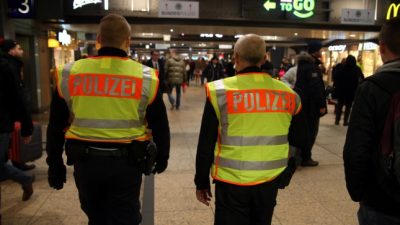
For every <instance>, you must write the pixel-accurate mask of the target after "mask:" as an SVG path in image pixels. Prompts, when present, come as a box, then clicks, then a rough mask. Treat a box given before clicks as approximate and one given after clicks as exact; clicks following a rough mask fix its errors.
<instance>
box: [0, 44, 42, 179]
mask: <svg viewBox="0 0 400 225" xmlns="http://www.w3.org/2000/svg"><path fill="white" fill-rule="evenodd" d="M1 50H2V51H3V53H5V54H4V55H3V57H4V59H5V60H7V62H8V65H9V67H10V69H11V73H12V74H13V76H14V81H15V82H16V86H17V88H18V89H19V92H20V93H21V94H22V100H23V104H24V106H25V110H26V111H27V112H26V114H29V113H30V112H31V101H30V95H29V93H28V92H27V90H26V89H25V85H24V75H23V71H22V68H23V62H22V57H23V54H24V51H23V50H22V48H21V45H20V44H18V43H17V42H16V41H14V40H11V39H7V40H4V42H3V44H2V45H1ZM11 162H12V164H13V165H14V166H15V167H17V168H18V169H20V170H23V171H26V170H32V169H34V168H35V167H36V166H35V165H34V164H30V165H29V164H26V163H22V162H18V161H14V160H11Z"/></svg>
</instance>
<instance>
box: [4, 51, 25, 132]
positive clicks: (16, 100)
mask: <svg viewBox="0 0 400 225" xmlns="http://www.w3.org/2000/svg"><path fill="white" fill-rule="evenodd" d="M10 58H11V56H9V55H6V54H3V53H0V133H8V132H12V131H13V130H14V121H20V122H21V134H22V136H29V135H31V134H32V132H33V125H32V118H31V114H30V112H29V111H28V108H27V104H26V102H25V101H24V93H23V89H22V88H21V86H20V80H19V79H18V76H19V74H18V73H17V71H20V70H17V69H16V68H15V66H14V64H12V63H10Z"/></svg>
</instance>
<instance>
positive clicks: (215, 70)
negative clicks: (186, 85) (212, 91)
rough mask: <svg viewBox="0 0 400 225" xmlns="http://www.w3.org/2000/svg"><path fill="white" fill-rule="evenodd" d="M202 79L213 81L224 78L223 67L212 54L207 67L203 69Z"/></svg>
mask: <svg viewBox="0 0 400 225" xmlns="http://www.w3.org/2000/svg"><path fill="white" fill-rule="evenodd" d="M201 77H202V79H203V80H204V78H206V79H207V82H211V81H215V80H219V79H222V78H224V67H223V66H222V64H221V63H220V62H219V61H218V58H217V57H216V56H214V57H213V58H212V59H211V61H210V63H208V65H207V67H206V68H205V69H204V71H203V74H202V76H201ZM202 83H204V81H203V82H202Z"/></svg>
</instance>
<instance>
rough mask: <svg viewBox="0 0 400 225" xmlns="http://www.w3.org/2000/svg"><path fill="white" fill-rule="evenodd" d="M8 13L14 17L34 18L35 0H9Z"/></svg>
mask: <svg viewBox="0 0 400 225" xmlns="http://www.w3.org/2000/svg"><path fill="white" fill-rule="evenodd" d="M8 15H9V16H10V17H12V18H32V17H33V0H8Z"/></svg>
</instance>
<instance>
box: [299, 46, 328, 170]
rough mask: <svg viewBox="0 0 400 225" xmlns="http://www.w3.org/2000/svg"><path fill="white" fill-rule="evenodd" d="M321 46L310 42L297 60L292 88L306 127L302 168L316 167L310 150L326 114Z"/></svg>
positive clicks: (302, 149)
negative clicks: (295, 93)
mask: <svg viewBox="0 0 400 225" xmlns="http://www.w3.org/2000/svg"><path fill="white" fill-rule="evenodd" d="M321 48H322V44H321V42H319V41H312V42H310V43H309V44H308V53H303V55H304V57H301V58H299V59H298V62H297V63H298V64H297V79H296V84H295V86H294V89H295V91H296V92H297V93H298V94H299V95H300V97H301V102H302V104H303V110H302V112H301V113H304V116H305V117H306V118H307V125H306V127H304V129H305V132H306V133H307V136H308V141H307V144H306V145H305V146H302V147H301V157H302V162H301V165H302V166H318V162H317V161H315V160H313V159H312V157H311V156H312V154H311V149H312V148H313V146H314V142H315V140H316V138H317V135H318V128H319V119H320V117H321V116H323V115H325V114H326V113H327V105H326V95H325V86H324V82H323V80H322V73H321V70H320V67H319V65H320V64H321V61H320V60H319V58H320V57H321Z"/></svg>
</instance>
